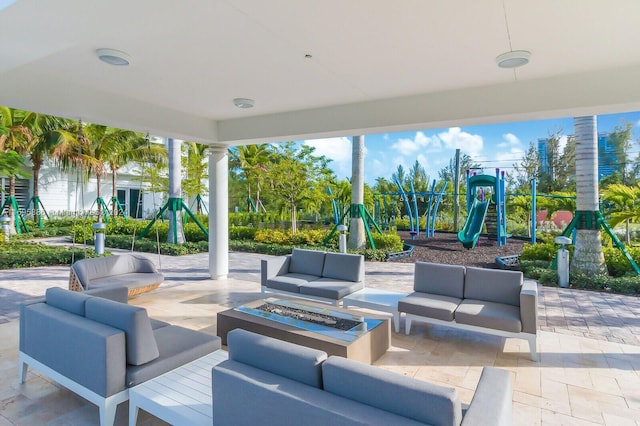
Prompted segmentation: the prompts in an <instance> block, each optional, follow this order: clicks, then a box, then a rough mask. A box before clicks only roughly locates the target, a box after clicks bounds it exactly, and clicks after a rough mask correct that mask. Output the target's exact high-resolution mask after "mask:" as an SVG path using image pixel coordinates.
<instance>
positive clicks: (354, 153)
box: [347, 136, 367, 249]
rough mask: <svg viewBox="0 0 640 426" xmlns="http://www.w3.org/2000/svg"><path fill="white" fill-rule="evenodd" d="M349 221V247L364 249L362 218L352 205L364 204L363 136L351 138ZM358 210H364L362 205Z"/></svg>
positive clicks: (365, 242) (365, 243)
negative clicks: (350, 207)
mask: <svg viewBox="0 0 640 426" xmlns="http://www.w3.org/2000/svg"><path fill="white" fill-rule="evenodd" d="M351 144H352V150H351V206H352V209H351V223H350V225H351V226H350V227H349V241H348V243H347V246H348V247H349V248H350V249H364V248H366V247H367V240H366V235H365V229H364V219H365V218H363V217H360V215H359V214H356V212H354V209H353V207H354V205H357V206H364V136H354V137H353V138H351ZM358 212H364V210H363V207H359V208H358Z"/></svg>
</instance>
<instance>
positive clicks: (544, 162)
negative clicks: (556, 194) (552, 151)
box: [538, 138, 551, 173]
mask: <svg viewBox="0 0 640 426" xmlns="http://www.w3.org/2000/svg"><path fill="white" fill-rule="evenodd" d="M548 146H549V139H548V138H540V139H538V157H539V158H540V167H541V171H542V172H543V173H548V172H549V169H550V168H551V167H550V165H549V156H548V155H547V148H548Z"/></svg>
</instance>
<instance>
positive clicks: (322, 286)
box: [299, 278, 364, 300]
mask: <svg viewBox="0 0 640 426" xmlns="http://www.w3.org/2000/svg"><path fill="white" fill-rule="evenodd" d="M299 288H300V294H307V295H309V296H316V297H324V298H325V299H331V300H340V299H342V298H343V297H345V296H348V295H350V294H351V293H355V292H356V291H358V290H362V289H363V288H364V282H363V281H358V282H352V281H342V280H335V279H333V278H320V279H318V280H315V281H311V282H309V283H307V284H303V285H301V286H300V287H299Z"/></svg>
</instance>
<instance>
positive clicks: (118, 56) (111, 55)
mask: <svg viewBox="0 0 640 426" xmlns="http://www.w3.org/2000/svg"><path fill="white" fill-rule="evenodd" d="M96 55H98V59H100V60H101V61H102V62H105V63H107V64H109V65H116V66H124V65H129V63H130V62H131V57H130V56H129V55H128V54H127V53H125V52H122V51H120V50H115V49H96Z"/></svg>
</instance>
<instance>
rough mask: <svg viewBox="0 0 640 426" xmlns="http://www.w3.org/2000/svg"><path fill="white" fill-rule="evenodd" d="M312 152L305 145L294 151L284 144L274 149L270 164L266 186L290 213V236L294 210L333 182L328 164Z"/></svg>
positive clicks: (311, 148) (291, 147) (293, 146)
mask: <svg viewBox="0 0 640 426" xmlns="http://www.w3.org/2000/svg"><path fill="white" fill-rule="evenodd" d="M314 151H315V148H313V147H310V146H308V145H302V146H300V147H296V145H295V143H293V142H287V143H284V144H281V145H280V146H278V148H277V150H276V155H275V158H274V160H273V164H272V165H271V167H270V168H269V173H268V177H269V184H270V186H271V190H272V191H273V193H274V195H275V196H276V197H278V198H279V199H280V200H281V201H282V206H283V207H284V208H286V209H287V210H288V211H289V213H290V218H291V232H292V233H294V234H295V233H296V232H297V224H296V222H297V209H298V207H300V206H301V205H303V204H304V203H305V202H308V201H309V200H310V199H312V198H313V197H314V196H317V195H318V193H319V191H322V190H323V189H324V188H326V183H327V182H328V181H330V180H331V179H332V178H333V173H332V172H331V170H330V169H329V168H328V167H327V164H328V162H329V160H328V159H327V158H326V157H324V156H315V155H313V152H314Z"/></svg>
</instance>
